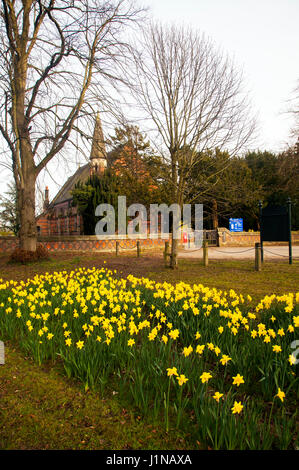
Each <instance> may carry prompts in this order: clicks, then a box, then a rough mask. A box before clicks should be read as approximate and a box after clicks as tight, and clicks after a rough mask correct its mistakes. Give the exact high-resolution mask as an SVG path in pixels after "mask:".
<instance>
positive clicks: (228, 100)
mask: <svg viewBox="0 0 299 470" xmlns="http://www.w3.org/2000/svg"><path fill="white" fill-rule="evenodd" d="M134 75H135V82H136V85H135V90H134V96H135V97H136V99H137V102H138V104H139V106H140V108H141V109H142V110H143V112H144V113H145V116H146V117H147V118H149V119H150V120H151V121H152V122H153V124H154V128H155V131H156V133H157V135H158V136H159V137H160V138H161V141H162V145H163V151H162V152H165V153H164V158H166V159H167V160H168V161H169V162H170V164H171V186H172V201H173V203H177V204H180V205H181V206H182V204H183V203H184V202H187V201H185V190H186V185H187V183H188V178H189V175H190V172H191V170H192V168H193V166H194V165H195V164H196V163H198V159H199V158H200V155H201V154H203V152H204V151H206V150H208V149H215V148H216V147H217V148H218V149H223V148H225V149H229V151H230V154H231V155H235V154H236V152H237V151H239V150H240V149H242V148H243V146H244V145H245V143H246V142H248V141H249V139H250V138H251V137H252V134H253V131H254V128H255V118H252V113H251V111H250V107H249V101H248V97H247V95H246V94H245V93H244V91H243V88H242V87H243V78H242V74H241V73H240V72H238V71H237V70H236V68H235V66H234V64H233V62H232V61H231V60H229V58H228V57H226V56H225V55H224V54H223V53H222V52H221V51H220V50H219V49H217V48H216V47H215V46H214V44H213V43H212V41H211V40H210V39H209V38H207V37H206V36H205V35H204V34H200V33H198V32H194V31H192V30H191V29H188V28H184V27H176V26H169V27H165V26H162V25H155V24H152V25H151V26H150V27H149V28H148V29H147V30H146V32H145V34H144V38H143V41H142V42H141V48H140V52H139V53H138V54H137V53H136V54H135V69H134ZM177 249H178V241H177V240H175V239H174V237H172V256H171V267H174V266H176V265H177Z"/></svg>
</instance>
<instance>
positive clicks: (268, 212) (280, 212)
mask: <svg viewBox="0 0 299 470" xmlns="http://www.w3.org/2000/svg"><path fill="white" fill-rule="evenodd" d="M259 209H260V242H261V261H262V262H263V261H264V253H263V242H265V241H267V242H289V264H292V261H293V260H292V231H291V230H292V229H291V199H290V198H288V201H287V205H286V206H267V207H265V208H264V209H263V204H262V202H261V201H260V202H259Z"/></svg>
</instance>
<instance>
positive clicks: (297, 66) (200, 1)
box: [0, 0, 299, 199]
mask: <svg viewBox="0 0 299 470" xmlns="http://www.w3.org/2000/svg"><path fill="white" fill-rule="evenodd" d="M139 3H141V4H142V5H144V6H148V7H149V15H151V16H153V17H154V19H157V20H161V21H162V22H165V23H172V22H175V23H177V24H185V25H186V26H189V25H190V26H192V27H194V28H195V29H196V28H197V29H199V30H200V31H201V32H205V33H206V34H207V35H208V36H210V37H211V38H212V39H213V40H214V41H215V43H216V44H217V45H219V46H220V47H221V48H223V50H224V51H225V52H226V53H227V54H228V55H229V56H230V57H231V58H233V59H234V60H235V63H236V64H237V65H239V66H240V68H242V69H243V72H244V76H245V78H246V85H247V88H248V91H249V92H250V93H251V97H252V105H253V107H254V109H255V110H256V111H257V112H258V114H259V123H260V128H259V131H260V132H259V140H258V141H257V142H256V146H255V148H256V149H258V148H259V149H260V150H269V151H273V152H279V151H281V150H284V149H285V148H286V146H287V145H288V144H292V143H293V141H292V140H291V139H290V129H291V127H292V124H293V119H292V117H291V116H290V115H288V114H285V113H284V111H286V110H287V108H288V103H287V102H288V100H289V99H290V98H291V97H292V90H293V89H294V88H295V86H296V83H297V81H298V80H299V57H298V56H299V54H298V51H299V27H298V19H299V0H139ZM106 131H107V129H106ZM104 134H105V129H104ZM53 165H54V162H51V164H50V166H49V169H51V177H50V176H47V175H44V176H43V178H44V179H43V182H41V185H42V187H44V186H45V185H46V184H48V185H49V187H50V199H52V198H53V197H54V195H55V193H56V192H57V190H58V189H59V186H61V185H62V184H63V183H64V182H65V180H66V179H67V178H68V177H69V176H71V173H72V171H71V172H70V170H69V169H67V168H61V167H58V168H56V167H55V168H54V167H53ZM55 165H56V166H57V163H56V164H55ZM53 168H54V171H52V170H53ZM75 169H76V168H74V170H75ZM0 171H1V178H0V192H3V191H4V190H5V189H4V188H5V187H6V183H7V181H9V180H12V175H11V174H10V172H7V171H5V172H4V171H3V168H1V169H0ZM69 172H70V174H69ZM52 175H53V176H54V177H55V181H56V184H55V183H54V181H53V176H52Z"/></svg>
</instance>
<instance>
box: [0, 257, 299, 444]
mask: <svg viewBox="0 0 299 470" xmlns="http://www.w3.org/2000/svg"><path fill="white" fill-rule="evenodd" d="M7 261H8V257H7V256H4V255H0V278H2V279H5V280H6V279H15V280H22V279H23V280H25V279H27V278H32V277H34V275H35V274H42V273H45V272H49V273H51V272H55V271H63V270H66V271H70V270H73V269H76V268H80V267H93V266H95V267H97V268H100V267H102V266H105V267H107V268H110V269H111V270H112V271H115V275H120V276H122V277H126V276H127V275H128V274H133V275H135V276H136V277H142V276H144V277H148V278H150V279H152V280H155V281H159V282H164V281H166V282H170V283H177V282H180V281H184V282H187V283H190V284H203V285H204V286H207V287H210V288H212V287H215V288H217V289H219V290H222V291H229V290H230V289H234V290H235V291H236V292H237V293H241V294H244V295H245V294H246V295H247V294H250V295H251V297H252V298H253V299H254V301H255V302H256V303H257V302H258V301H259V300H260V299H261V298H262V297H264V296H265V295H270V294H272V293H275V294H284V293H289V292H297V291H298V285H299V262H298V261H297V260H294V264H293V265H291V266H290V265H289V264H288V263H287V261H284V260H283V261H279V262H278V261H267V262H266V263H265V264H264V265H263V268H262V271H261V272H255V271H254V261H247V260H246V261H245V260H244V261H216V260H210V263H209V266H208V267H207V268H205V267H204V266H203V265H202V261H201V260H198V261H197V260H179V269H178V270H170V269H168V268H165V267H164V261H163V257H162V254H161V253H152V254H151V255H149V254H144V255H143V256H142V257H141V258H139V259H138V258H136V256H135V255H133V254H131V255H126V256H125V255H121V256H119V257H116V256H115V255H114V254H108V253H105V254H103V253H101V254H94V255H91V254H86V253H78V254H72V253H54V254H51V259H50V260H49V261H43V262H40V263H33V264H29V265H26V266H17V265H13V264H7ZM0 339H2V338H1V332H0ZM5 346H6V349H5V353H6V357H5V359H6V360H5V365H0V449H78V450H79V449H89V450H95V449H99V450H100V449H106V450H111V449H115V450H117V449H161V450H163V449H199V448H200V443H196V442H195V441H194V439H193V440H192V439H191V438H190V436H189V435H188V431H187V430H186V429H184V431H180V432H179V431H171V433H166V432H165V428H164V427H163V426H160V425H159V423H157V422H154V421H150V420H145V419H143V418H141V417H140V416H139V415H138V413H137V412H136V411H135V410H133V409H132V408H131V407H130V405H128V404H127V403H125V402H124V401H123V400H122V397H120V396H119V395H118V394H113V384H111V385H112V388H111V387H110V392H109V394H106V395H107V396H106V395H105V396H104V397H101V396H100V395H99V393H97V392H95V391H87V392H86V391H85V390H84V387H83V385H82V384H80V383H79V382H78V381H76V380H72V379H67V378H66V376H65V375H64V371H63V368H62V366H61V364H59V362H58V363H57V364H55V365H54V366H53V365H52V364H51V363H46V364H44V365H42V366H38V365H37V364H35V363H34V362H33V360H32V358H30V357H26V356H25V355H24V353H21V352H20V351H19V350H18V348H17V345H15V344H12V343H9V342H8V343H6V344H5Z"/></svg>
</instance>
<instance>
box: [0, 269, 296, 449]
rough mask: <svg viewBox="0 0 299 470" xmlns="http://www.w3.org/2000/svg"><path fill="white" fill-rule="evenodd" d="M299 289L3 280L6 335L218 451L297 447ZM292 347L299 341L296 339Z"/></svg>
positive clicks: (101, 278)
mask: <svg viewBox="0 0 299 470" xmlns="http://www.w3.org/2000/svg"><path fill="white" fill-rule="evenodd" d="M298 304H299V293H295V294H287V295H283V296H276V295H271V296H266V297H265V298H264V299H262V300H261V301H260V302H259V303H258V304H257V305H254V304H253V302H252V299H251V298H250V296H247V297H244V296H242V295H238V294H237V293H236V292H234V291H233V290H230V291H229V292H221V291H217V290H216V289H209V288H205V287H204V286H203V285H201V284H198V285H193V286H191V285H188V284H186V283H183V282H180V283H179V284H177V285H176V286H173V285H172V284H168V283H157V282H154V281H151V280H149V279H146V278H136V277H134V276H131V275H130V276H128V277H127V278H126V279H120V278H118V277H117V276H116V273H115V272H114V273H113V272H112V271H109V270H107V269H104V268H102V269H96V268H93V269H86V268H80V269H77V270H73V271H71V272H66V271H63V272H59V273H57V272H55V273H54V274H47V273H46V274H45V275H40V276H35V277H34V278H33V279H31V280H28V281H26V282H24V281H20V282H16V281H6V282H4V281H2V280H0V339H2V340H4V339H6V338H7V339H10V340H13V341H15V342H17V343H18V345H19V346H20V348H22V349H24V350H25V351H26V352H29V353H30V354H32V355H33V357H34V358H35V360H36V361H37V362H38V363H39V364H41V363H43V362H44V361H49V360H53V361H55V360H57V359H60V360H61V361H62V363H63V365H64V369H65V371H66V374H67V375H68V376H69V377H76V378H78V379H80V380H81V381H82V382H83V383H84V384H85V387H86V389H87V388H98V389H99V391H100V392H101V393H105V391H107V390H108V391H109V384H110V382H111V381H113V383H114V384H115V383H117V384H118V389H119V390H118V391H119V393H120V394H122V396H126V397H128V398H129V399H130V400H131V401H132V402H133V404H134V406H135V407H136V408H138V409H139V410H140V411H141V412H142V413H143V414H144V415H151V416H152V417H153V418H155V419H163V421H164V423H165V428H166V431H167V432H171V429H172V427H174V426H176V427H178V428H181V429H188V432H190V433H191V434H192V435H193V436H194V439H196V440H197V441H198V442H201V443H202V445H203V446H210V447H212V448H213V449H275V448H277V449H289V448H291V449H293V448H294V447H296V446H298V435H297V434H296V432H297V429H298V419H297V411H296V407H297V400H298V364H297V363H298V360H297V355H298V353H297V351H296V347H298V346H299V338H298V327H299V312H298V310H299V308H298ZM296 339H297V341H298V342H296Z"/></svg>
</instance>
